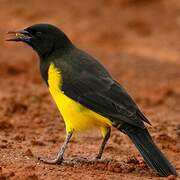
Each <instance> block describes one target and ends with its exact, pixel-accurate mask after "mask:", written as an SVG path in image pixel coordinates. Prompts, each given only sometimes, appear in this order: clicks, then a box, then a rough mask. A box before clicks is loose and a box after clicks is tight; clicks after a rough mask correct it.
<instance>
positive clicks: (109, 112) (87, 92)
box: [62, 71, 150, 128]
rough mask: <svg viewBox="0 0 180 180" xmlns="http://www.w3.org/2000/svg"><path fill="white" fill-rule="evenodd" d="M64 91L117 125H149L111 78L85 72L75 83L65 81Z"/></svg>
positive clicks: (129, 98)
mask: <svg viewBox="0 0 180 180" xmlns="http://www.w3.org/2000/svg"><path fill="white" fill-rule="evenodd" d="M62 90H63V91H64V93H65V95H67V96H68V97H70V98H72V99H73V100H75V101H77V102H79V103H80V104H82V105H83V106H85V107H87V108H89V109H91V110H92V111H95V112H96V113H98V114H101V115H102V116H105V117H107V118H109V119H110V120H111V121H112V122H113V124H115V125H117V124H122V123H123V122H127V123H129V124H131V125H134V126H138V127H141V128H144V127H145V126H144V123H143V121H145V122H147V123H149V121H148V120H147V119H146V118H145V116H144V115H143V114H142V113H141V112H140V110H139V108H138V107H137V105H136V104H135V102H134V101H133V100H132V98H131V97H130V96H129V95H128V94H127V92H126V91H125V90H124V88H123V87H122V86H121V85H120V84H118V83H117V82H116V81H114V80H113V79H112V78H111V77H109V76H95V75H92V74H91V73H88V72H86V71H85V72H83V73H81V75H80V77H78V79H77V80H76V81H74V82H73V83H68V81H64V82H63V85H62ZM149 124H150V123H149Z"/></svg>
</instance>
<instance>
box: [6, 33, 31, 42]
mask: <svg viewBox="0 0 180 180" xmlns="http://www.w3.org/2000/svg"><path fill="white" fill-rule="evenodd" d="M7 34H10V35H12V37H10V38H8V39H6V41H22V42H30V40H31V38H32V36H31V34H30V33H29V32H28V31H26V30H17V31H10V32H8V33H7Z"/></svg>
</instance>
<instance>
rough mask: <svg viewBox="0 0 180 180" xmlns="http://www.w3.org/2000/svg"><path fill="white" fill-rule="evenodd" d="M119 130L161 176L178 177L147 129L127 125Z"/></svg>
mask: <svg viewBox="0 0 180 180" xmlns="http://www.w3.org/2000/svg"><path fill="white" fill-rule="evenodd" d="M119 130H120V131H122V132H123V133H125V134H127V135H128V136H129V138H130V139H131V140H132V142H133V143H134V144H135V146H136V147H137V149H138V150H139V152H140V153H141V155H142V156H143V158H144V160H145V162H146V163H147V164H148V165H149V166H150V167H151V168H152V169H154V170H155V171H156V172H157V173H158V174H159V175H160V176H169V175H175V176H177V172H176V170H175V168H174V167H173V166H172V165H171V163H170V162H169V161H168V160H167V158H166V157H165V156H164V154H162V152H161V151H160V150H159V148H158V147H157V146H156V145H155V143H154V142H153V140H152V137H151V136H150V134H149V132H148V130H147V129H141V128H139V127H135V126H132V125H129V124H126V123H125V124H123V125H122V126H121V127H120V128H119Z"/></svg>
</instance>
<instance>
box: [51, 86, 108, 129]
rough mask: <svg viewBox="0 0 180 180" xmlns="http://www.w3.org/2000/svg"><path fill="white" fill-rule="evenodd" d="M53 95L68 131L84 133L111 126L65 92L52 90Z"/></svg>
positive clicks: (106, 120)
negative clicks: (95, 128)
mask: <svg viewBox="0 0 180 180" xmlns="http://www.w3.org/2000/svg"><path fill="white" fill-rule="evenodd" d="M50 92H51V95H52V97H53V99H54V101H55V102H56V104H57V107H58V109H59V111H60V112H61V114H62V116H63V119H64V121H65V124H66V130H67V131H68V132H70V131H72V130H73V131H76V132H79V131H84V130H87V129H90V128H94V127H107V126H111V121H110V120H109V119H107V118H105V117H103V116H101V115H99V114H97V113H95V112H93V111H91V110H89V109H87V108H86V107H84V106H82V105H81V104H79V103H78V102H75V101H74V100H72V99H71V98H69V97H68V96H66V95H65V94H63V92H60V91H59V90H58V91H57V92H55V91H53V90H52V89H51V88H50Z"/></svg>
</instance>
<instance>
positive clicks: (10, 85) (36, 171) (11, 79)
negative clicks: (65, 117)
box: [0, 0, 180, 179]
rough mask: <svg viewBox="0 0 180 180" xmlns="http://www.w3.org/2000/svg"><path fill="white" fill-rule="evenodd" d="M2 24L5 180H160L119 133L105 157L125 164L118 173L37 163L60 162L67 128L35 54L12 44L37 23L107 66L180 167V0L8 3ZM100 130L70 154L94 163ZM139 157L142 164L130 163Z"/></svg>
mask: <svg viewBox="0 0 180 180" xmlns="http://www.w3.org/2000/svg"><path fill="white" fill-rule="evenodd" d="M0 22H1V25H0V63H1V65H0V82H1V83H0V117H1V118H0V164H1V166H2V167H0V177H1V176H2V177H6V178H9V177H10V178H12V179H13V178H14V179H21V178H22V179H23V178H24V179H27V178H37V179H39V178H40V179H43V178H44V179H51V178H52V179H53V178H54V179H57V178H59V177H64V178H67V176H68V177H69V178H70V179H76V178H77V179H78V178H82V177H83V178H86V179H87V178H89V179H91V178H92V179H93V178H96V179H98V178H99V179H101V178H104V179H113V178H114V179H119V176H120V175H119V174H121V177H122V178H124V179H128V178H129V179H132V178H134V179H136V178H137V179H139V177H141V178H144V179H149V178H153V177H154V175H153V174H152V172H150V171H149V170H147V167H146V166H145V165H144V164H143V160H142V159H141V157H140V156H139V154H138V153H137V151H136V150H135V148H134V147H133V145H132V144H131V143H130V141H129V140H128V139H127V138H126V137H125V136H123V135H120V133H119V132H117V131H116V130H113V133H112V138H111V140H110V142H109V145H108V146H107V148H106V152H105V157H109V158H112V159H116V161H117V162H114V163H112V164H110V165H109V166H110V168H109V167H106V168H105V167H104V166H100V167H99V166H94V167H91V166H90V167H89V166H88V168H87V167H84V166H82V167H81V169H80V168H79V166H81V165H79V166H78V168H72V167H56V166H53V167H52V166H48V165H42V164H41V163H38V162H37V156H38V155H41V156H42V155H44V156H45V155H49V156H50V157H52V156H55V153H56V152H57V149H58V147H59V145H60V144H61V143H62V142H63V138H64V135H65V129H64V124H63V121H62V119H61V118H59V112H58V111H57V109H56V107H55V105H54V103H53V102H52V100H51V97H50V95H49V93H48V90H47V88H46V86H45V84H44V83H43V82H42V80H41V77H40V75H39V66H38V65H39V63H38V60H37V59H38V57H37V55H36V54H35V52H34V51H33V50H32V49H31V48H29V47H27V46H26V45H24V44H22V43H18V44H17V43H10V42H6V41H5V39H6V37H7V35H6V33H7V31H12V30H16V29H21V28H25V27H27V26H30V25H32V24H35V23H50V24H54V25H56V26H58V27H59V28H60V29H61V30H63V31H64V32H65V33H66V34H67V35H68V36H69V38H70V39H71V40H72V41H73V42H74V43H75V44H76V45H77V46H78V47H79V48H82V49H84V50H85V51H87V52H88V53H90V54H91V55H93V56H94V57H96V58H97V59H98V60H99V61H100V62H101V63H103V64H104V66H105V67H106V68H107V69H108V70H109V71H110V73H111V74H112V75H113V77H114V78H115V79H116V80H117V81H119V82H120V83H121V84H122V85H123V86H124V87H125V88H126V89H127V90H128V92H129V93H130V94H131V95H132V96H133V97H134V99H135V100H136V102H137V103H138V105H139V106H140V107H141V109H142V110H143V112H144V113H145V114H146V116H147V117H148V118H149V119H150V121H151V122H152V125H153V126H152V127H150V130H151V132H152V135H153V137H154V138H155V140H156V142H157V143H158V144H159V146H160V147H161V148H162V149H163V151H164V152H165V153H166V154H167V156H168V157H169V159H170V160H171V161H172V162H173V163H174V164H175V166H176V167H177V169H178V170H179V169H180V162H179V160H178V159H179V157H180V51H179V50H180V37H179V36H180V2H179V1H178V0H98V1H96V0H86V1H84V0H79V1H70V0H54V1H49V0H31V1H25V0H16V1H14V0H1V1H0ZM92 132H93V133H87V134H86V135H80V136H78V137H75V138H74V139H73V141H72V143H71V145H70V146H69V150H68V152H67V156H68V157H72V156H73V155H76V154H78V155H80V156H83V157H88V158H91V157H93V155H94V154H95V153H96V151H97V150H98V148H99V147H98V144H99V143H100V141H101V137H100V135H99V134H98V137H97V132H96V131H92ZM87 138H88V141H89V142H88V144H87ZM84 147H86V148H84ZM127 149H128V151H127ZM132 155H135V156H136V157H137V160H138V163H136V164H132V163H128V158H130V159H131V158H132ZM132 167H133V168H132ZM95 169H98V170H95ZM52 170H53V171H52ZM84 171H86V172H87V173H86V174H85V173H84ZM114 172H118V173H115V174H114ZM104 173H105V174H104ZM74 175H76V176H74ZM67 179H68V178H67ZM155 179H156V178H155Z"/></svg>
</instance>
